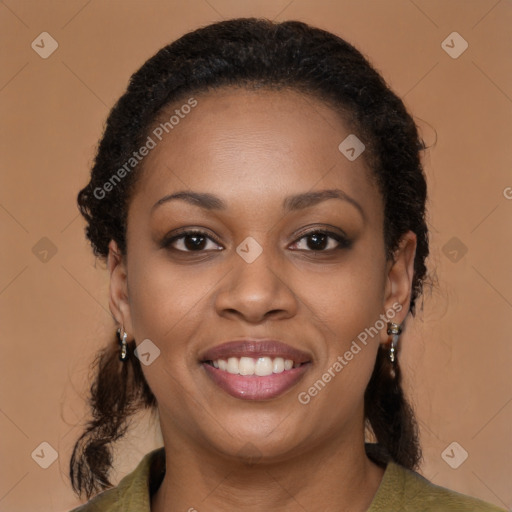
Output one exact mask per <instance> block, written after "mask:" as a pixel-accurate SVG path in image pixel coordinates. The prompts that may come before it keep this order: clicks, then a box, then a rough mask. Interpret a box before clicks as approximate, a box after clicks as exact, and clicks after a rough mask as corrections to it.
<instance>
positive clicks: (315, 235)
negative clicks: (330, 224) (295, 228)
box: [294, 229, 352, 252]
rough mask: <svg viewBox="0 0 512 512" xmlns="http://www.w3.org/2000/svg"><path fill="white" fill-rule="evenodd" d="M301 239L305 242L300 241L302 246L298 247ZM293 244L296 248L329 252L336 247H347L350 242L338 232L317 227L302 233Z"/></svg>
mask: <svg viewBox="0 0 512 512" xmlns="http://www.w3.org/2000/svg"><path fill="white" fill-rule="evenodd" d="M302 240H306V242H305V243H302V247H300V244H301V241H302ZM294 245H295V246H296V247H295V249H298V250H306V251H315V252H329V251H333V250H336V249H348V248H349V247H350V246H351V245H352V242H351V241H350V240H348V238H346V237H344V236H342V235H340V234H339V233H334V232H332V231H325V230H318V229H317V230H314V231H309V232H308V233H305V234H303V235H302V236H301V237H300V238H299V239H298V240H297V241H296V242H295V243H294ZM297 245H299V246H297Z"/></svg>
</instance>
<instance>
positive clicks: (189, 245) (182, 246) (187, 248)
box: [161, 230, 219, 252]
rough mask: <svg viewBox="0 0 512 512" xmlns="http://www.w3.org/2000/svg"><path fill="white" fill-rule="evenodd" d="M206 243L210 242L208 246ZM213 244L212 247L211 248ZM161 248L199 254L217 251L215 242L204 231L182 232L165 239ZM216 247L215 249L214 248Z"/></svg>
mask: <svg viewBox="0 0 512 512" xmlns="http://www.w3.org/2000/svg"><path fill="white" fill-rule="evenodd" d="M208 242H212V243H211V244H209V243H208ZM212 244H213V247H212ZM161 245H162V247H170V246H171V247H172V249H175V250H176V251H181V252H201V251H205V250H219V249H218V246H217V242H216V241H215V240H214V239H213V238H212V237H211V236H209V235H208V234H207V233H205V232H204V231H197V230H194V231H183V232H181V233H180V234H179V235H174V236H172V237H171V238H167V239H166V240H164V242H163V243H162V244H161ZM216 247H217V248H216Z"/></svg>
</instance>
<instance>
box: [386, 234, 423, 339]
mask: <svg viewBox="0 0 512 512" xmlns="http://www.w3.org/2000/svg"><path fill="white" fill-rule="evenodd" d="M416 244H417V237H416V234H415V233H413V232H412V231H408V232H407V233H405V234H404V235H403V236H402V238H401V239H400V243H399V246H398V248H397V249H396V251H395V252H394V253H393V259H392V260H390V261H389V262H388V264H387V280H386V290H385V293H384V308H385V310H386V311H388V309H391V310H394V311H396V316H395V317H394V318H393V319H392V320H390V321H393V322H395V323H397V324H401V323H403V321H404V320H405V317H406V316H407V313H408V312H409V305H410V300H411V293H412V280H413V277H414V257H415V256H416ZM384 335H385V331H384Z"/></svg>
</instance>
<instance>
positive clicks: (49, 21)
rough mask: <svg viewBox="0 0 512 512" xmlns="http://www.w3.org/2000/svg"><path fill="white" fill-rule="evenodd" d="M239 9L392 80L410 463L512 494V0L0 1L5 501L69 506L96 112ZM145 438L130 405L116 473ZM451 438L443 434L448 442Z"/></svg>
mask: <svg viewBox="0 0 512 512" xmlns="http://www.w3.org/2000/svg"><path fill="white" fill-rule="evenodd" d="M238 16H265V17H268V18H272V19H276V20H280V21H281V20H286V19H298V20H302V21H306V22H308V23H311V24H313V25H317V26H319V27H321V28H325V29H327V30H331V31H333V32H335V33H337V34H339V35H340V36H342V37H344V38H346V39H347V40H348V41H350V42H352V43H353V44H355V45H356V46H357V47H358V48H359V49H360V50H361V51H363V53H365V55H367V56H368V57H369V58H370V59H371V61H372V62H373V63H374V65H375V66H376V67H377V69H379V70H380V71H381V73H382V74H383V75H384V77H385V78H386V79H387V80H388V82H389V83H390V84H391V86H392V87H393V88H394V89H395V91H396V92H397V93H398V94H400V95H401V96H402V97H404V98H405V102H406V104H407V106H408V107H409V109H410V110H411V112H412V113H413V114H414V116H415V118H416V120H417V122H418V124H419V126H420V127H421V130H422V133H423V136H424V138H425V140H426V141H427V142H428V143H429V144H433V146H432V148H431V149H430V150H429V152H428V153H427V156H426V159H425V165H426V172H427V175H428V180H429V186H430V203H429V208H430V218H429V223H430V228H431V238H432V257H431V258H430V266H431V268H432V269H435V271H436V272H437V275H438V278H439V286H438V287H437V288H435V289H434V291H433V292H432V293H431V294H427V296H426V297H425V308H424V311H423V313H421V312H420V314H419V316H418V319H417V320H415V322H414V323H413V324H409V325H408V327H407V331H406V333H405V334H404V336H403V337H402V340H403V342H404V344H405V345H404V346H405V348H404V350H403V356H402V360H403V365H404V368H405V379H406V385H407V389H408V392H409V394H410V396H411V398H412V400H413V402H414V404H415V406H416V409H417V414H418V418H419V420H420V425H421V435H422V443H423V447H424V455H425V460H424V463H423V466H422V468H421V472H422V473H423V474H424V475H425V476H426V477H427V478H429V479H431V480H432V481H433V482H435V483H437V484H440V485H443V486H447V487H450V488H453V489H455V490H458V491H461V492H464V493H467V494H471V495H474V496H477V497H480V498H482V499H485V500H487V501H490V502H493V503H496V504H498V505H501V506H502V507H506V508H508V509H510V508H511V507H512V485H511V481H512V446H511V445H512V443H511V425H512V389H511V384H510V382H511V381H510V373H511V372H510V363H511V355H512V338H511V335H510V329H511V328H512V315H511V312H512V309H511V308H512V272H511V271H510V262H511V261H512V259H511V255H512V229H511V227H512V224H511V220H512V199H511V198H512V188H510V187H512V172H511V168H512V150H511V146H512V145H511V140H512V61H511V59H510V55H512V37H511V30H510V27H512V2H510V0H501V1H496V0H478V1H477V0H465V1H462V0H460V1H453V0H452V1H445V0H414V1H412V0H411V1H408V0H391V1H390V0H386V1H375V0H374V1H360V0H358V1H355V0H354V1H343V0H337V1H327V0H315V1H305V0H272V1H270V0H269V1H255V0H252V1H251V0H244V1H240V0H239V1H228V0H193V1H190V2H177V1H149V2H142V1H133V0H132V1H124V2H121V1H100V0H92V1H86V0H76V1H45V2H39V1H35V0H34V1H28V0H5V1H4V2H2V3H0V24H1V25H0V34H1V36H0V37H1V44H0V48H1V50H0V51H1V56H2V58H1V62H2V65H1V67H0V108H1V116H2V117H1V119H2V121H3V122H2V128H1V134H0V144H1V162H2V178H1V183H0V223H1V240H2V251H1V255H0V258H1V260H0V264H1V269H2V271H1V275H0V315H1V323H0V334H1V336H0V340H1V352H0V353H1V356H0V365H1V366H0V381H1V388H0V432H1V436H0V439H1V454H0V460H1V461H2V467H1V473H0V510H1V511H2V512H3V511H9V512H21V511H32V510H38V511H39V512H44V511H64V510H69V509H70V508H72V507H73V506H76V505H77V504H78V501H77V500H76V498H75V497H74V495H73V493H72V492H71V489H70V485H69V479H68V476H67V474H68V461H69V455H70V451H71V447H72V445H73V443H74V441H75V439H76V437H77V436H78V435H79V433H80V431H81V427H80V422H81V421H82V418H83V416H84V414H85V412H86V409H85V406H84V403H83V397H84V394H85V392H86V390H87V385H88V383H87V371H88V364H89V363H90V362H91V359H92V357H93V355H94V353H95V351H96V349H97V348H99V347H100V346H101V345H102V344H104V343H105V341H106V339H107V338H108V337H109V336H110V335H111V333H112V332H113V331H114V324H113V321H112V319H111V316H110V313H109V311H108V302H107V290H108V276H107V272H106V271H105V269H104V267H103V266H102V265H101V264H99V263H97V262H95V260H94V258H93V256H92V252H91V251H90V249H89V246H88V244H87V243H86V240H85V237H84V234H83V226H84V224H83V222H82V219H81V217H79V216H78V214H77V208H76V205H75V197H76V194H77V192H78V190H79V188H80V187H82V186H83V185H84V184H85V183H86V180H87V175H88V169H89V166H90V164H91V161H92V158H93V156H94V148H95V145H96V143H97V140H98V138H99V136H100V134H101V131H102V126H103V122H104V121H105V118H106V116H107V113H108V110H109V108H110V107H111V106H112V105H113V103H114V102H115V100H116V99H117V98H118V97H119V95H120V94H121V93H122V92H123V90H124V88H125V87H126V85H127V81H128V78H129V76H130V75H131V73H132V72H134V71H135V70H136V69H137V68H138V67H139V66H140V65H141V64H142V63H143V62H144V61H145V60H146V59H147V58H148V57H150V56H151V55H152V54H154V53H155V52H156V51H157V50H158V49H159V48H161V47H162V46H163V45H165V44H167V43H169V42H171V41H172V40H174V39H176V38H177V37H179V36H180V35H182V34H183V33H184V32H186V31H189V30H191V29H193V28H196V27H198V26H200V25H205V24H208V23H211V22H214V21H217V20H220V19H223V18H231V17H238ZM44 31H46V32H48V33H50V34H51V36H52V37H53V38H54V39H55V40H56V41H57V42H58V45H59V46H58V49H57V50H56V51H55V53H53V54H52V55H51V56H50V57H49V58H47V59H43V58H41V57H40V56H39V55H38V54H37V53H36V52H35V51H34V50H33V49H32V48H31V43H32V41H33V40H35V39H36V38H37V36H38V35H39V34H40V33H41V32H44ZM453 31H456V32H458V33H459V34H460V35H461V36H462V37H463V38H464V39H465V40H466V41H467V42H468V44H469V47H468V49H467V50H466V51H465V52H464V53H463V54H462V55H460V56H459V57H458V58H457V59H453V58H452V57H450V56H449V55H448V54H447V53H446V52H445V51H444V50H443V48H442V46H441V43H442V42H443V40H445V39H446V38H447V36H448V35H449V34H451V33H452V32H453ZM450 44H451V43H450ZM454 44H455V43H454ZM457 44H459V43H457ZM459 47H460V46H459ZM456 48H457V47H456ZM434 143H435V144H434ZM507 187H508V188H507ZM507 196H508V198H507ZM41 239H43V241H41ZM34 247H35V248H34ZM464 247H465V248H466V250H467V252H466V253H465V254H463V252H464V251H463V249H464ZM45 250H46V251H47V252H46V253H45V252H44V251H45ZM55 251H56V252H55ZM53 252H55V254H53ZM454 441H455V442H457V443H458V444H459V445H460V446H461V447H463V449H465V450H466V451H467V452H468V458H467V460H465V461H464V462H463V463H462V464H461V465H460V466H459V467H458V468H457V469H452V468H451V467H450V466H449V465H448V464H447V463H446V462H445V460H443V457H442V456H441V454H442V453H443V451H444V450H445V449H446V448H447V447H448V446H449V445H450V443H452V442H454ZM42 442H47V443H49V444H50V445H51V446H52V447H53V448H54V449H55V450H56V451H57V452H58V459H57V460H56V461H55V462H54V463H53V464H52V465H51V466H50V467H49V468H48V469H43V468H41V467H40V466H39V465H38V464H36V462H35V461H34V460H33V459H32V457H31V454H32V453H33V451H34V450H35V449H36V448H37V447H38V446H39V445H40V444H41V443H42ZM158 444H159V438H158V433H157V432H156V431H155V429H151V428H150V427H147V426H146V424H145V423H142V424H141V426H140V427H139V428H138V430H137V432H134V433H133V435H131V436H130V437H129V438H128V439H126V440H125V441H123V442H122V443H121V444H120V445H119V449H118V453H119V459H118V461H119V470H118V472H117V474H115V475H114V480H115V481H118V479H119V478H120V477H121V476H123V475H124V474H125V473H126V472H128V471H129V470H131V469H132V468H133V467H134V465H135V464H136V463H137V462H138V461H139V459H140V458H141V457H142V455H143V454H144V453H146V452H147V451H148V450H149V449H150V448H152V447H154V446H157V445H158ZM38 453H40V449H39V452H38ZM47 453H48V452H47ZM448 453H449V454H450V455H451V452H450V450H448ZM460 453H461V452H460V448H458V447H456V448H455V450H454V452H453V454H454V455H453V457H452V459H457V460H458V457H459V456H460Z"/></svg>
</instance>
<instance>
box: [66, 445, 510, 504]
mask: <svg viewBox="0 0 512 512" xmlns="http://www.w3.org/2000/svg"><path fill="white" fill-rule="evenodd" d="M164 473H165V452H164V449H163V448H158V449H156V450H153V451H152V452H150V453H148V454H146V455H145V456H144V458H143V459H142V460H141V462H140V463H139V465H138V466H137V468H136V469H135V470H134V471H132V472H131V473H129V474H128V475H126V476H125V477H124V478H123V479H122V480H121V481H120V482H119V485H118V486H117V487H113V488H111V489H107V490H106V491H103V492H102V493H100V494H98V495H97V496H95V497H94V498H93V499H91V500H90V501H89V502H88V503H86V504H85V505H82V506H81V507H78V508H75V509H73V510H72V511H71V512H150V511H151V508H150V503H151V496H152V495H153V494H154V492H156V490H157V489H158V487H159V485H160V483H161V481H162V478H163V476H164ZM194 505H195V508H197V509H198V510H201V507H200V505H199V504H194V503H192V504H191V508H192V509H193V508H194ZM203 508H204V507H203ZM444 511H457V512H506V510H505V509H502V508H499V507H496V506H494V505H491V504H488V503H485V502H483V501H480V500H478V499H476V498H471V497H469V496H465V495H463V494H459V493H457V492H455V491H450V490H449V489H445V488H444V487H439V486H437V485H434V484H432V483H431V482H429V481H428V480H426V479H425V478H423V477H422V476H421V475H419V474H418V473H415V472H413V471H410V470H408V469H406V468H404V467H402V466H399V465H397V464H395V463H394V462H388V463H387V465H386V469H385V472H384V476H383V478H382V481H381V483H380V485H379V488H378V489H377V493H376V494H375V496H374V498H373V501H372V503H371V505H370V508H369V509H368V511H367V512H444Z"/></svg>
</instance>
